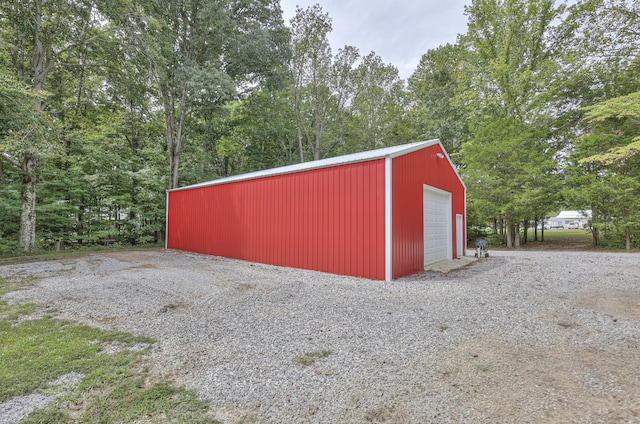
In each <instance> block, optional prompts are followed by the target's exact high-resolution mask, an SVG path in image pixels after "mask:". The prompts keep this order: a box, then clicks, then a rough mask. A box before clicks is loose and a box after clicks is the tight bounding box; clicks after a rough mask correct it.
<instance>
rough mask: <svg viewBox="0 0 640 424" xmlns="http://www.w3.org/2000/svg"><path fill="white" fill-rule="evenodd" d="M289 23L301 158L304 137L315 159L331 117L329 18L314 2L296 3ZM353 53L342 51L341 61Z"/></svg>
mask: <svg viewBox="0 0 640 424" xmlns="http://www.w3.org/2000/svg"><path fill="white" fill-rule="evenodd" d="M290 24H291V35H292V40H291V42H292V51H293V58H292V60H291V74H292V78H293V109H294V112H295V115H296V122H297V127H298V128H297V131H298V136H297V138H298V149H299V152H300V162H304V160H305V159H304V146H303V144H305V143H304V142H305V141H306V144H307V145H308V146H309V148H310V149H311V152H312V156H313V160H318V159H320V157H321V153H322V138H323V135H324V132H325V131H326V127H327V125H328V122H329V120H330V113H329V108H330V102H331V93H330V88H329V86H330V74H331V65H332V55H331V46H330V45H329V40H328V34H329V32H331V30H332V24H331V18H329V15H328V14H326V13H323V11H322V8H321V7H320V5H318V4H316V5H314V6H310V7H308V8H307V9H306V10H303V9H302V8H300V7H297V8H296V14H295V16H294V17H293V18H292V19H291V22H290ZM347 52H353V49H347ZM352 56H353V55H352V54H351V55H349V54H347V53H345V54H344V55H343V57H344V59H343V62H344V61H345V60H346V61H349V62H351V63H353V60H354V59H353V58H352ZM351 63H349V65H350V64H351ZM347 77H348V76H347Z"/></svg>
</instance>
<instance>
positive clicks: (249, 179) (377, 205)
mask: <svg viewBox="0 0 640 424" xmlns="http://www.w3.org/2000/svg"><path fill="white" fill-rule="evenodd" d="M465 196H466V194H465V186H464V184H463V183H462V180H461V179H460V177H459V175H458V174H457V172H456V170H455V168H454V166H453V164H452V162H451V160H450V159H449V156H448V155H447V153H446V152H445V151H444V148H443V147H442V144H441V143H440V142H439V141H438V140H433V141H425V142H420V143H413V144H406V145H402V146H394V147H388V148H384V149H379V150H373V151H369V152H363V153H356V154H352V155H346V156H340V157H335V158H330V159H323V160H318V161H314V162H306V163H301V164H296V165H290V166H284V167H281V168H275V169H270V170H266V171H259V172H253V173H249V174H243V175H237V176H233V177H228V178H221V179H218V180H214V181H210V182H206V183H201V184H196V185H192V186H188V187H182V188H178V189H175V190H170V191H169V192H168V193H167V243H166V246H167V248H169V249H178V250H186V251H190V252H198V253H205V254H209V255H216V256H224V257H228V258H236V259H243V260H247V261H253V262H261V263H267V264H273V265H279V266H287V267H293V268H303V269H311V270H317V271H324V272H329V273H334V274H343V275H350V276H356V277H364V278H370V279H374V280H392V279H394V278H399V277H402V276H405V275H409V274H413V273H416V272H419V271H421V270H423V269H424V266H425V265H427V264H429V263H433V262H437V261H439V260H446V259H455V258H458V257H460V256H462V255H464V253H465V246H466V243H465V242H464V240H465V239H466V231H465V228H466V203H465V202H466V199H465Z"/></svg>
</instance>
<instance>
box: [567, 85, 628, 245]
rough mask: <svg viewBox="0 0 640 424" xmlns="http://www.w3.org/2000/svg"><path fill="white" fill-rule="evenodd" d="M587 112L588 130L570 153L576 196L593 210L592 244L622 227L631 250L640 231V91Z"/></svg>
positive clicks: (595, 106) (625, 243)
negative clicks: (605, 233)
mask: <svg viewBox="0 0 640 424" xmlns="http://www.w3.org/2000/svg"><path fill="white" fill-rule="evenodd" d="M583 110H584V112H585V117H584V119H585V123H586V124H588V125H589V126H590V131H589V132H588V133H587V134H585V135H584V136H582V137H581V138H579V139H578V140H577V141H576V146H575V151H574V153H573V155H572V161H573V163H574V165H573V167H572V168H573V169H571V170H570V177H571V178H570V180H569V182H570V183H571V185H572V192H573V193H572V196H573V197H574V199H575V201H576V202H581V203H582V204H583V205H587V206H588V207H589V208H591V209H592V214H593V226H594V229H595V230H594V232H593V235H594V244H598V243H599V242H600V237H599V233H600V231H601V230H603V229H604V230H605V231H608V232H609V233H610V234H611V235H614V234H615V230H616V228H619V229H621V230H622V232H623V234H624V245H625V247H626V249H627V250H629V249H631V245H632V242H633V240H634V237H635V236H636V235H637V234H638V233H639V232H640V228H639V227H638V222H640V200H639V199H640V92H635V93H631V94H629V95H626V96H621V97H617V98H613V99H610V100H607V101H605V102H602V103H599V104H597V105H593V106H590V107H586V108H584V109H583ZM611 238H613V237H611Z"/></svg>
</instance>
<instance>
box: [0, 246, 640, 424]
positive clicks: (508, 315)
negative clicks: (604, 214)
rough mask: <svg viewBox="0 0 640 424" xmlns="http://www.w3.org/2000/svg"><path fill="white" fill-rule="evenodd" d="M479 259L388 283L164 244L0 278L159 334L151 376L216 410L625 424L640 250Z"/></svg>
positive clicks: (268, 417) (270, 418)
mask: <svg viewBox="0 0 640 424" xmlns="http://www.w3.org/2000/svg"><path fill="white" fill-rule="evenodd" d="M491 254H492V256H491V257H490V258H489V259H483V260H480V261H478V262H475V263H473V264H471V265H470V266H467V267H465V268H462V269H459V270H456V271H454V272H451V273H449V274H448V275H446V276H445V275H442V274H437V273H428V272H425V273H422V274H418V275H416V276H413V277H410V278H405V279H401V280H398V281H394V282H392V283H386V282H376V281H370V280H364V279H357V278H351V277H342V276H335V275H330V274H323V273H318V272H311V271H303V270H295V269H289V268H279V267H274V266H269V265H261V264H253V263H248V262H242V261H235V260H230V259H224V258H217V257H209V256H202V255H196V254H191V253H183V252H176V251H164V250H161V251H138V252H121V253H109V254H101V255H95V256H90V257H86V258H82V259H68V260H64V261H63V262H42V263H37V264H28V265H19V266H4V267H0V274H2V275H5V276H12V275H20V274H35V275H37V276H39V277H40V278H41V279H40V282H39V283H38V284H37V285H36V286H34V287H33V288H31V289H28V290H24V291H20V292H13V293H9V294H8V295H7V296H6V297H7V298H9V299H10V300H18V299H28V300H33V301H38V302H42V303H44V304H46V305H48V306H50V307H51V308H53V309H55V310H56V311H58V313H59V315H60V316H61V317H62V318H69V319H73V320H78V321H81V322H85V323H90V324H92V325H96V326H99V327H103V328H108V329H116V330H122V331H127V332H132V333H135V334H139V335H146V336H151V337H154V338H156V339H157V340H158V343H157V345H156V347H155V348H154V350H153V352H152V354H151V357H150V363H151V369H152V373H153V375H154V377H158V378H160V377H164V378H170V379H171V380H173V381H175V382H176V383H177V384H179V385H184V386H185V387H187V388H190V389H195V390H196V391H197V392H198V393H199V394H200V395H201V396H202V397H204V398H206V399H208V400H210V401H211V402H212V404H213V406H214V408H215V409H216V411H217V413H218V418H219V419H220V420H222V421H223V422H230V423H234V422H237V421H238V420H241V419H247V418H250V417H253V416H256V417H258V418H257V419H258V421H257V422H265V423H361V422H390V423H506V422H511V423H516V422H517V423H571V422H576V423H640V254H637V253H633V254H627V253H601V252H565V251H562V252H558V251H553V252H533V251H495V250H494V251H491ZM305 354H307V355H306V356H305ZM305 360H307V362H306V363H308V362H313V361H315V363H313V364H310V365H304V363H305Z"/></svg>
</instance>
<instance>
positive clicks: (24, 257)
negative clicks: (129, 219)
mask: <svg viewBox="0 0 640 424" xmlns="http://www.w3.org/2000/svg"><path fill="white" fill-rule="evenodd" d="M145 249H164V245H163V244H145V245H137V246H123V245H120V244H116V245H111V246H101V245H89V246H75V247H72V248H66V249H63V250H61V251H60V252H56V251H55V250H44V249H41V250H34V251H33V252H15V253H11V254H5V255H0V265H14V264H21V263H28V262H35V261H50V260H57V259H65V258H79V257H82V256H87V255H90V254H93V253H104V252H118V251H127V250H145Z"/></svg>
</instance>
